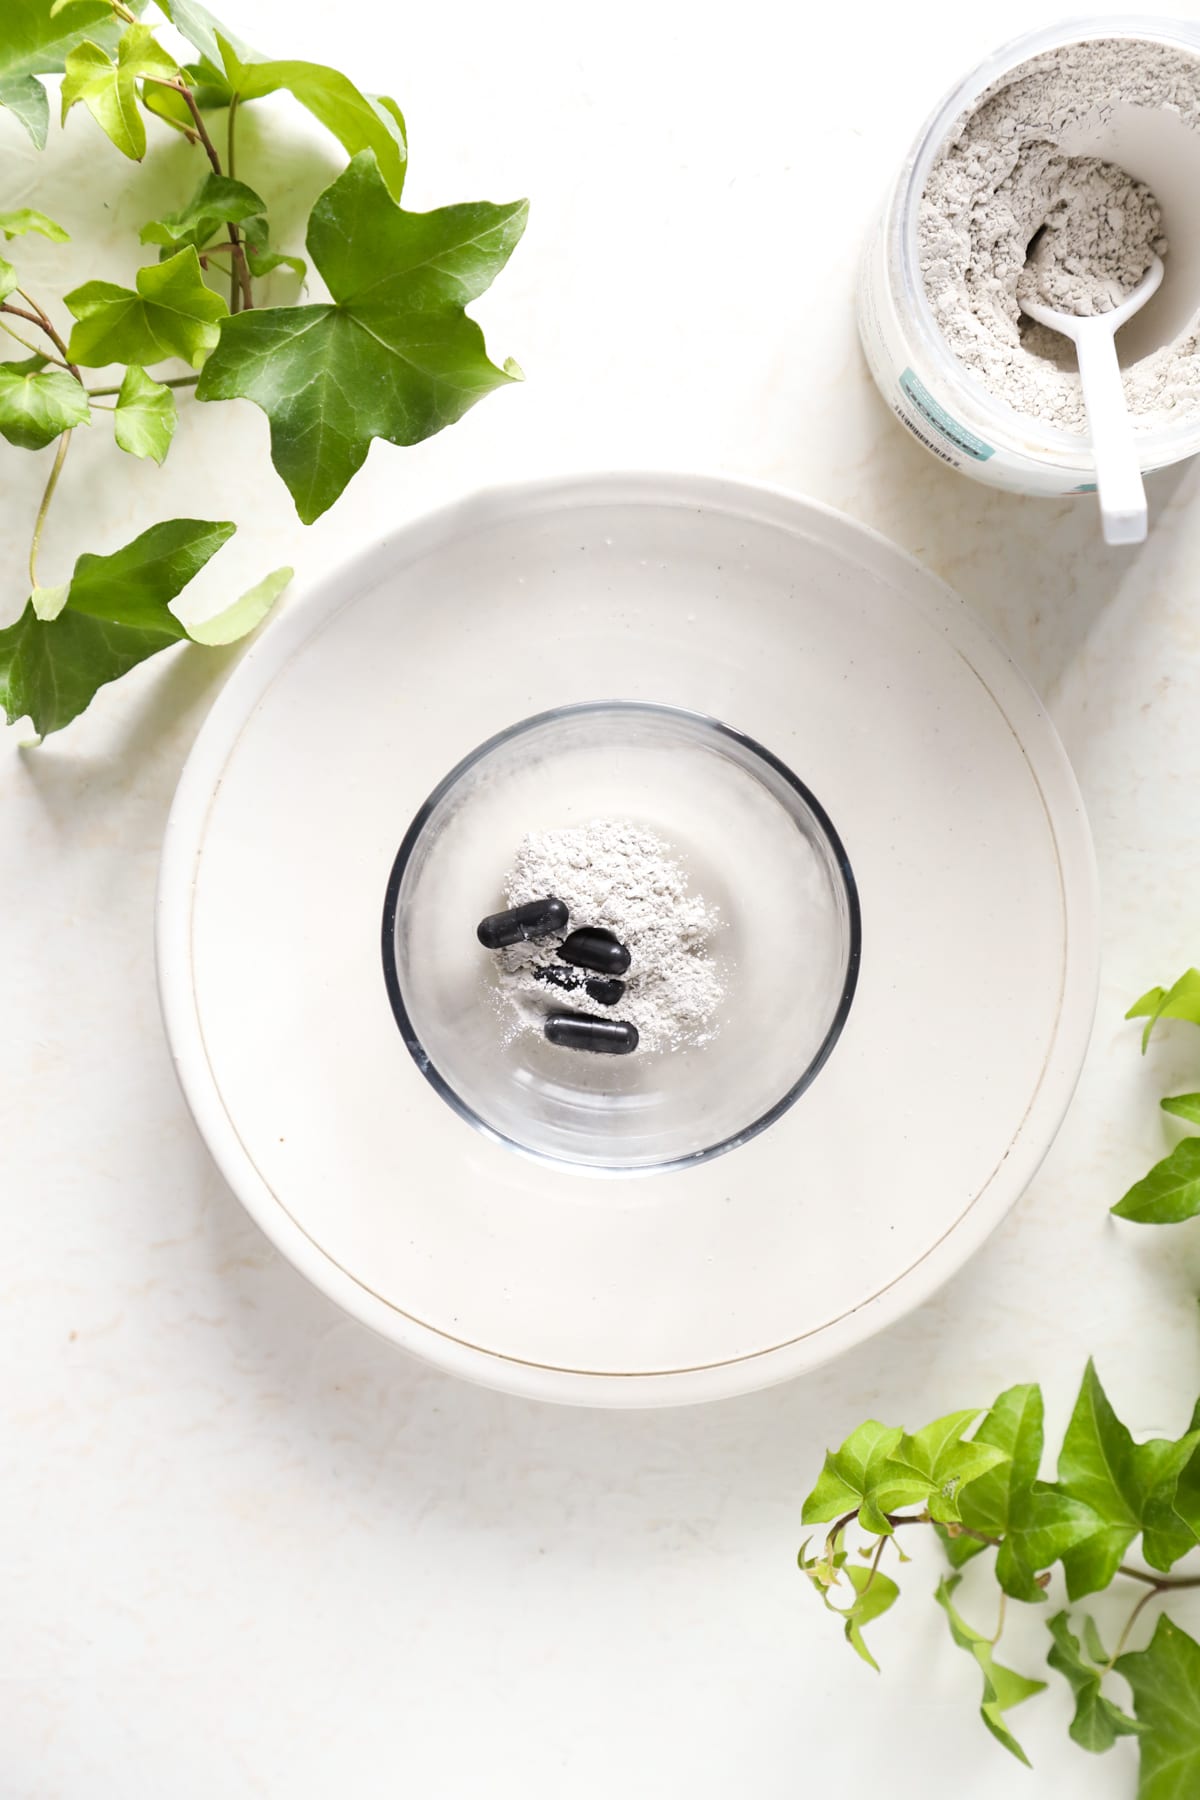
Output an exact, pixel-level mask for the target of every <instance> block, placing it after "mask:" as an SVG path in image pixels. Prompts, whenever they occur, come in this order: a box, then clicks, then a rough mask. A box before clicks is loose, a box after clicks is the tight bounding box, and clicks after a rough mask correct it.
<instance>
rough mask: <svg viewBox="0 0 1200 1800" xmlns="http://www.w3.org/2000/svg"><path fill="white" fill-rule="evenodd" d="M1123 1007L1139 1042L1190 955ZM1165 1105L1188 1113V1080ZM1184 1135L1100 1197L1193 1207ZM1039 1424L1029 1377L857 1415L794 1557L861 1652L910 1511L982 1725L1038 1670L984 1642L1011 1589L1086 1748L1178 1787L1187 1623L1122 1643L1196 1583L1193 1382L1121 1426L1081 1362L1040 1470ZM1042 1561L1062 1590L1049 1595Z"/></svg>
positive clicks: (1164, 1014)
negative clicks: (1171, 1408)
mask: <svg viewBox="0 0 1200 1800" xmlns="http://www.w3.org/2000/svg"><path fill="white" fill-rule="evenodd" d="M1127 1017H1129V1018H1131V1019H1132V1018H1137V1019H1145V1020H1146V1027H1145V1033H1144V1038H1143V1048H1144V1047H1145V1045H1146V1044H1147V1043H1148V1042H1149V1039H1150V1034H1151V1033H1152V1031H1153V1030H1154V1027H1155V1025H1156V1024H1157V1023H1158V1021H1159V1020H1160V1019H1185V1020H1190V1021H1191V1022H1192V1023H1194V1024H1200V972H1198V971H1197V970H1195V969H1189V970H1188V972H1187V973H1186V975H1183V976H1182V977H1181V978H1180V980H1179V981H1177V982H1176V983H1175V985H1174V987H1172V988H1169V989H1164V988H1152V989H1151V990H1150V992H1149V993H1148V994H1144V995H1143V996H1142V998H1141V999H1140V1000H1138V1001H1137V1002H1136V1003H1135V1004H1134V1006H1133V1007H1132V1008H1131V1009H1130V1011H1129V1013H1128V1014H1127ZM1163 1106H1164V1107H1165V1108H1166V1109H1167V1110H1168V1111H1169V1112H1172V1113H1174V1114H1175V1115H1176V1116H1177V1117H1179V1118H1182V1119H1184V1120H1185V1121H1187V1122H1188V1123H1190V1124H1200V1094H1181V1095H1177V1096H1174V1097H1173V1098H1171V1099H1168V1100H1164V1101H1163ZM1197 1152H1200V1137H1187V1138H1185V1139H1184V1140H1183V1141H1182V1143H1181V1144H1180V1145H1179V1146H1178V1147H1177V1148H1176V1149H1175V1150H1174V1151H1173V1152H1172V1154H1171V1155H1170V1156H1169V1157H1167V1158H1166V1159H1165V1160H1164V1161H1163V1162H1161V1163H1159V1164H1158V1165H1157V1166H1156V1167H1155V1168H1154V1169H1152V1170H1151V1172H1150V1174H1149V1175H1147V1176H1146V1177H1145V1178H1144V1180H1143V1181H1141V1182H1139V1183H1138V1184H1137V1185H1136V1186H1135V1187H1134V1188H1132V1189H1131V1190H1130V1192H1129V1193H1128V1194H1127V1195H1126V1196H1125V1198H1124V1200H1122V1201H1120V1202H1119V1203H1118V1205H1117V1206H1115V1207H1114V1208H1113V1211H1114V1212H1116V1213H1117V1214H1119V1215H1120V1216H1121V1217H1124V1218H1129V1219H1137V1220H1142V1221H1146V1222H1157V1223H1173V1222H1175V1221H1177V1220H1179V1219H1183V1218H1188V1217H1191V1216H1192V1215H1194V1214H1196V1213H1198V1212H1200V1160H1198V1158H1197ZM981 1414H982V1416H981ZM1044 1436H1045V1434H1044V1418H1043V1405H1042V1393H1041V1389H1040V1388H1039V1387H1038V1386H1037V1385H1036V1384H1035V1383H1024V1384H1021V1385H1019V1386H1016V1387H1010V1388H1008V1389H1006V1390H1005V1392H1004V1393H1002V1394H1001V1395H1000V1396H999V1397H998V1399H997V1400H996V1401H995V1402H994V1404H993V1405H992V1406H991V1407H990V1408H989V1409H988V1410H987V1411H986V1412H984V1411H983V1409H982V1408H978V1407H977V1408H974V1409H970V1410H967V1411H962V1412H955V1413H950V1414H948V1415H947V1416H946V1417H945V1418H941V1419H937V1420H935V1421H934V1423H933V1424H931V1425H927V1426H925V1427H924V1429H923V1430H921V1431H918V1432H907V1431H905V1430H903V1429H902V1428H901V1427H900V1426H898V1425H897V1426H888V1425H884V1424H882V1423H880V1422H879V1421H878V1420H875V1419H868V1420H867V1422H866V1423H865V1424H863V1425H860V1426H859V1427H858V1429H857V1430H856V1431H853V1432H851V1434H850V1436H849V1437H848V1438H847V1439H846V1441H845V1443H843V1444H842V1445H841V1446H840V1448H839V1449H837V1450H831V1451H829V1452H828V1453H827V1455H826V1457H825V1463H824V1467H823V1468H822V1470H821V1472H820V1474H819V1476H818V1478H817V1481H816V1485H815V1486H814V1488H813V1490H812V1492H811V1493H810V1494H809V1496H808V1498H807V1499H806V1500H805V1502H804V1508H803V1515H802V1517H803V1522H804V1523H805V1524H806V1525H816V1526H824V1527H826V1530H825V1531H824V1534H823V1536H821V1537H819V1538H816V1539H814V1538H811V1537H810V1538H809V1539H808V1540H807V1541H806V1542H805V1544H804V1545H803V1547H802V1548H801V1551H800V1557H799V1561H800V1567H801V1569H802V1570H803V1572H804V1574H805V1575H806V1576H807V1578H808V1580H809V1581H810V1582H811V1584H812V1586H813V1587H814V1588H815V1590H816V1592H817V1593H818V1594H819V1595H820V1596H821V1599H822V1600H823V1602H824V1604H825V1606H826V1607H827V1608H828V1610H829V1611H831V1612H834V1613H837V1614H838V1615H839V1616H840V1617H841V1620H842V1625H843V1631H844V1634H845V1637H846V1640H847V1642H848V1643H849V1644H850V1646H851V1648H852V1649H853V1650H854V1651H855V1652H856V1653H857V1654H858V1655H859V1656H860V1657H861V1658H862V1659H863V1660H864V1661H865V1662H867V1663H869V1664H870V1665H871V1667H872V1668H877V1666H878V1665H877V1664H876V1662H875V1658H874V1656H873V1654H872V1651H871V1649H870V1647H869V1646H868V1643H867V1641H866V1637H865V1635H864V1634H865V1632H866V1630H867V1628H868V1627H869V1626H870V1625H872V1624H873V1623H874V1621H875V1620H877V1619H878V1618H880V1617H881V1615H882V1614H883V1613H885V1612H887V1611H888V1609H889V1608H890V1607H891V1606H893V1605H894V1604H895V1602H896V1600H897V1599H898V1597H899V1593H900V1585H899V1582H898V1581H897V1580H896V1579H895V1578H894V1576H893V1575H891V1574H889V1573H888V1572H887V1569H886V1568H885V1563H886V1561H887V1559H888V1558H889V1556H894V1557H895V1558H896V1561H897V1562H898V1563H904V1562H907V1561H909V1560H910V1559H909V1558H908V1556H907V1555H905V1553H904V1552H903V1549H902V1545H901V1540H902V1539H909V1538H910V1529H909V1528H911V1527H913V1526H924V1527H925V1528H926V1529H928V1530H930V1531H932V1532H935V1533H936V1534H937V1536H938V1538H939V1539H940V1541H941V1546H942V1550H943V1552H944V1554H945V1557H946V1560H947V1562H948V1564H949V1572H948V1573H947V1574H946V1575H944V1576H943V1577H942V1579H941V1580H940V1581H939V1583H938V1586H937V1589H936V1592H935V1594H934V1599H935V1600H936V1602H937V1604H938V1605H939V1606H940V1607H941V1609H942V1611H943V1613H944V1614H945V1616H946V1623H947V1626H948V1628H949V1631H950V1635H951V1637H952V1639H953V1641H954V1643H955V1644H956V1645H957V1646H958V1648H959V1649H960V1650H963V1651H964V1652H965V1653H966V1654H967V1655H968V1656H969V1657H971V1658H972V1659H973V1661H974V1662H975V1664H976V1673H977V1678H981V1679H982V1694H981V1699H980V1706H979V1710H980V1716H981V1718H982V1720H983V1723H984V1725H985V1726H986V1727H987V1729H988V1731H990V1732H991V1734H992V1736H993V1737H994V1738H995V1739H996V1740H997V1742H998V1743H1000V1744H1001V1745H1002V1746H1003V1747H1004V1748H1005V1749H1006V1750H1007V1751H1009V1752H1010V1753H1011V1754H1012V1755H1013V1756H1015V1757H1017V1758H1018V1759H1019V1760H1020V1761H1021V1762H1026V1761H1027V1760H1028V1759H1027V1757H1026V1755H1025V1752H1024V1750H1023V1749H1022V1748H1021V1745H1020V1742H1019V1741H1018V1739H1017V1737H1016V1736H1015V1735H1014V1731H1013V1725H1012V1721H1011V1719H1010V1715H1011V1714H1012V1713H1013V1712H1014V1710H1015V1709H1016V1708H1017V1707H1019V1706H1021V1705H1022V1704H1023V1703H1024V1702H1025V1701H1027V1700H1029V1699H1031V1698H1032V1697H1033V1696H1034V1695H1035V1694H1038V1693H1040V1692H1041V1691H1042V1690H1043V1689H1044V1688H1045V1687H1046V1685H1047V1683H1046V1680H1045V1679H1044V1678H1043V1676H1042V1674H1041V1672H1040V1671H1030V1670H1024V1671H1019V1670H1016V1669H1013V1668H1010V1667H1008V1665H1007V1664H1006V1663H1003V1662H1001V1661H1000V1659H999V1644H1000V1639H1001V1636H1002V1634H1003V1630H1004V1625H1005V1618H1006V1609H1007V1607H1008V1606H1009V1605H1010V1603H1012V1602H1016V1603H1018V1604H1020V1605H1023V1606H1029V1605H1032V1606H1041V1607H1044V1608H1045V1611H1046V1615H1047V1616H1046V1621H1045V1622H1046V1635H1047V1650H1046V1663H1047V1665H1048V1667H1049V1669H1050V1671H1052V1672H1053V1673H1054V1674H1055V1675H1057V1676H1059V1677H1061V1678H1062V1680H1063V1681H1065V1682H1066V1684H1067V1686H1068V1688H1069V1690H1070V1694H1071V1699H1072V1702H1073V1709H1074V1710H1073V1717H1072V1721H1071V1725H1070V1727H1069V1729H1070V1735H1071V1737H1072V1738H1073V1739H1074V1741H1075V1743H1076V1744H1078V1745H1079V1746H1080V1747H1081V1749H1084V1750H1088V1751H1091V1752H1092V1753H1094V1754H1098V1753H1101V1752H1103V1751H1106V1750H1110V1749H1111V1748H1112V1746H1113V1745H1114V1744H1115V1743H1116V1741H1117V1739H1118V1738H1120V1737H1134V1738H1136V1739H1137V1746H1138V1754H1139V1766H1140V1778H1139V1783H1138V1800H1196V1796H1198V1795H1200V1643H1197V1642H1196V1640H1195V1639H1194V1638H1192V1637H1190V1636H1189V1635H1188V1633H1187V1632H1186V1631H1184V1630H1183V1628H1182V1627H1181V1626H1180V1625H1179V1624H1177V1623H1176V1622H1175V1621H1174V1620H1173V1619H1171V1618H1170V1617H1169V1616H1168V1615H1167V1614H1166V1613H1160V1615H1159V1617H1158V1619H1157V1621H1156V1623H1155V1626H1154V1630H1153V1633H1152V1634H1151V1635H1150V1637H1149V1641H1148V1642H1146V1643H1145V1644H1144V1645H1142V1647H1140V1648H1134V1647H1133V1644H1134V1639H1135V1635H1136V1634H1137V1627H1138V1622H1139V1620H1140V1619H1141V1618H1142V1615H1143V1613H1144V1612H1145V1609H1146V1608H1147V1607H1148V1606H1150V1605H1151V1604H1152V1603H1154V1602H1160V1601H1162V1600H1163V1599H1164V1598H1166V1597H1169V1596H1170V1595H1172V1594H1175V1593H1178V1592H1180V1591H1181V1590H1184V1589H1188V1588H1200V1575H1197V1574H1194V1573H1190V1572H1187V1571H1183V1572H1181V1571H1179V1569H1178V1568H1177V1565H1178V1564H1179V1563H1180V1562H1182V1561H1183V1559H1184V1558H1185V1557H1187V1556H1188V1555H1189V1554H1190V1553H1191V1552H1192V1551H1194V1550H1196V1549H1197V1548H1198V1547H1200V1400H1197V1402H1196V1405H1195V1408H1194V1410H1193V1413H1192V1417H1191V1419H1190V1421H1189V1424H1188V1427H1187V1429H1186V1430H1185V1431H1183V1432H1182V1433H1181V1434H1180V1435H1179V1436H1178V1437H1176V1438H1150V1439H1149V1440H1148V1441H1146V1442H1144V1443H1139V1442H1137V1441H1136V1440H1135V1439H1134V1437H1133V1435H1132V1433H1131V1432H1130V1431H1129V1429H1128V1427H1127V1426H1126V1425H1124V1424H1123V1423H1122V1421H1121V1420H1120V1419H1119V1418H1118V1417H1117V1414H1116V1412H1115V1411H1114V1409H1113V1406H1112V1403H1111V1402H1110V1400H1109V1398H1108V1396H1107V1394H1106V1393H1105V1391H1104V1388H1103V1386H1102V1385H1101V1381H1100V1376H1099V1374H1098V1373H1097V1371H1096V1368H1095V1366H1094V1365H1093V1364H1092V1363H1091V1362H1089V1363H1088V1365H1087V1368H1086V1370H1085V1371H1084V1375H1083V1380H1082V1382H1081V1384H1080V1388H1079V1393H1078V1397H1077V1398H1076V1401H1075V1407H1074V1410H1073V1412H1072V1414H1071V1418H1070V1422H1069V1423H1068V1425H1067V1428H1066V1433H1065V1435H1064V1437H1063V1441H1062V1444H1061V1447H1060V1449H1059V1452H1058V1463H1057V1469H1056V1472H1055V1476H1054V1479H1053V1480H1047V1479H1044V1478H1043V1476H1042V1460H1043V1453H1044V1449H1045V1443H1044ZM864 1538H865V1540H866V1541H865V1543H862V1544H859V1543H856V1542H855V1540H856V1539H864ZM856 1558H857V1560H856ZM976 1558H981V1559H986V1561H987V1562H988V1564H989V1565H990V1573H991V1575H992V1577H993V1578H994V1580H995V1583H996V1587H997V1589H998V1593H997V1616H996V1623H995V1625H994V1626H993V1625H992V1622H991V1620H990V1619H989V1620H988V1622H987V1623H988V1626H989V1627H990V1628H989V1629H984V1628H982V1627H981V1626H979V1625H978V1624H976V1623H973V1622H970V1621H969V1620H968V1619H966V1618H964V1616H963V1614H962V1612H961V1611H960V1609H959V1585H960V1582H961V1581H962V1579H963V1577H962V1573H961V1571H962V1570H963V1569H964V1568H965V1566H966V1565H967V1563H970V1562H974V1561H975V1559H976ZM1056 1572H1057V1574H1058V1577H1059V1580H1060V1581H1061V1585H1062V1588H1063V1589H1064V1590H1065V1595H1066V1601H1067V1604H1066V1605H1065V1606H1058V1607H1056V1608H1054V1609H1051V1608H1050V1606H1049V1605H1048V1604H1047V1600H1048V1590H1049V1588H1050V1586H1051V1583H1052V1580H1053V1579H1054V1577H1055V1573H1056ZM1112 1586H1120V1587H1125V1588H1127V1589H1128V1591H1129V1593H1130V1596H1131V1602H1132V1603H1131V1606H1130V1610H1129V1612H1128V1614H1127V1616H1126V1618H1125V1621H1124V1624H1123V1625H1122V1626H1121V1628H1120V1631H1119V1634H1118V1636H1117V1638H1116V1641H1115V1643H1114V1644H1113V1646H1112V1649H1111V1651H1110V1650H1109V1649H1108V1648H1106V1646H1105V1643H1104V1642H1103V1640H1102V1639H1101V1636H1100V1633H1099V1631H1098V1629H1097V1626H1096V1622H1095V1620H1094V1618H1093V1617H1092V1615H1091V1613H1090V1612H1089V1611H1088V1610H1087V1608H1086V1606H1084V1605H1081V1604H1080V1603H1081V1602H1084V1601H1086V1600H1087V1599H1088V1597H1089V1596H1090V1595H1093V1594H1097V1593H1100V1592H1102V1591H1104V1590H1107V1589H1108V1588H1110V1587H1112Z"/></svg>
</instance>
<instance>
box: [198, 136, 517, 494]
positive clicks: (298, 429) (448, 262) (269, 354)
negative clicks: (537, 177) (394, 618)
mask: <svg viewBox="0 0 1200 1800" xmlns="http://www.w3.org/2000/svg"><path fill="white" fill-rule="evenodd" d="M526 212H527V207H526V203H525V202H524V201H516V202H514V203H513V204H511V205H508V206H492V205H489V204H488V203H486V202H483V201H480V202H476V203H474V204H468V205H464V206H447V207H442V208H441V209H440V210H438V211H437V212H431V213H406V212H404V211H403V210H402V209H401V208H400V207H399V206H397V205H395V204H394V202H393V201H392V200H391V198H390V196H389V194H388V191H387V188H386V186H385V185H384V182H383V179H382V177H381V175H380V173H379V169H378V166H377V164H376V161H375V158H374V156H373V155H372V154H371V152H370V151H364V152H362V153H361V154H360V155H358V156H356V157H355V158H354V160H353V162H351V164H350V165H349V167H348V168H347V169H346V170H345V171H344V172H343V173H342V174H341V175H340V176H339V177H338V179H337V180H336V181H335V182H334V183H333V184H332V186H331V187H328V188H327V189H326V190H325V192H324V193H323V194H322V195H321V196H320V198H319V199H318V201H317V203H316V205H315V206H314V208H313V211H312V216H311V217H310V219H309V225H308V250H309V254H310V256H311V257H312V260H313V262H314V263H315V264H316V266H317V268H318V270H319V271H320V273H321V275H322V276H323V277H324V280H325V282H326V284H327V286H328V288H329V291H330V293H331V295H332V299H331V300H330V301H329V302H328V303H326V304H323V305H316V306H288V307H275V308H270V309H261V308H260V309H256V310H254V311H253V312H245V313H239V314H238V315H237V316H236V317H234V318H230V319H227V320H226V321H225V324H224V325H223V327H222V330H221V341H220V343H219V344H218V346H217V348H216V350H215V351H214V352H213V354H212V356H211V357H210V358H209V360H208V362H207V363H206V365H205V367H204V371H203V373H202V375H201V377H200V384H199V386H198V388H197V390H196V392H197V396H198V398H199V399H201V400H233V399H236V398H239V397H240V398H244V399H247V400H252V401H254V403H255V405H257V406H260V407H261V408H262V409H263V411H264V412H265V413H266V414H267V416H268V418H269V419H270V421H271V460H272V461H273V462H274V464H275V467H276V469H277V470H278V471H279V473H280V475H282V477H283V479H284V481H285V482H286V483H287V485H288V488H289V489H290V491H291V494H292V498H293V500H294V501H295V503H296V510H297V512H298V513H299V515H300V517H301V519H303V521H304V523H305V524H306V525H309V524H311V523H312V521H313V520H314V519H316V518H319V517H320V515H321V514H322V513H323V512H324V511H325V510H326V509H327V508H328V507H330V506H332V504H333V502H334V501H335V500H336V499H337V497H338V495H339V494H340V493H341V492H342V489H343V488H344V487H345V486H346V483H347V482H348V481H349V480H350V478H351V476H353V475H354V474H355V472H356V471H357V470H358V469H359V468H361V467H362V464H363V462H364V461H365V460H366V455H367V450H368V448H369V447H370V443H371V439H372V438H376V437H382V438H386V439H387V440H388V441H389V442H390V443H393V444H415V443H418V442H419V441H420V440H421V439H422V438H425V437H429V436H430V435H431V434H432V433H433V432H435V431H440V430H441V429H442V427H443V426H445V425H450V424H453V422H454V421H455V420H456V419H459V418H461V417H462V415H463V413H464V412H466V411H467V409H468V408H469V407H470V406H472V405H474V403H475V401H477V400H478V399H480V398H481V397H482V396H483V395H484V394H486V393H489V392H490V391H491V390H492V389H493V388H496V387H501V386H504V385H505V384H507V383H508V382H509V381H512V380H514V379H516V378H517V376H516V372H515V371H514V369H513V368H512V367H511V366H506V368H505V369H503V370H502V369H497V368H495V367H494V366H493V364H492V363H490V362H489V361H488V358H487V355H486V352H485V350H484V344H483V334H482V332H481V331H480V329H479V327H478V326H477V325H476V324H475V323H474V321H473V320H471V319H468V318H467V316H466V314H465V313H464V311H463V307H464V305H465V304H466V302H468V301H470V300H473V299H475V298H476V297H477V296H478V295H479V294H481V293H483V291H484V289H485V288H487V287H488V285H489V284H490V282H491V280H492V278H493V276H494V275H496V274H497V273H498V271H499V270H500V269H501V268H503V266H504V264H505V263H506V262H507V261H508V258H509V256H510V255H511V253H512V250H513V248H514V246H515V245H516V243H517V241H518V239H519V238H520V236H521V233H522V231H523V230H524V227H525V216H526Z"/></svg>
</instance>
